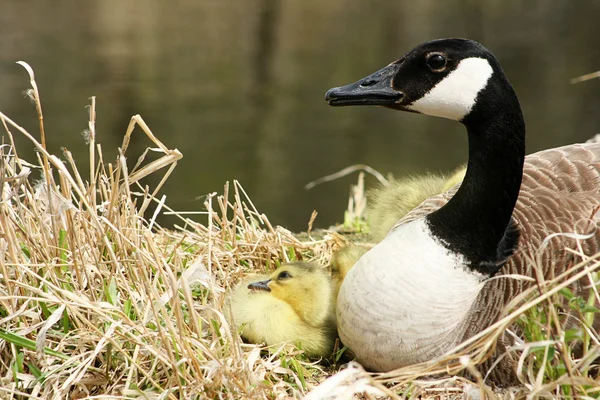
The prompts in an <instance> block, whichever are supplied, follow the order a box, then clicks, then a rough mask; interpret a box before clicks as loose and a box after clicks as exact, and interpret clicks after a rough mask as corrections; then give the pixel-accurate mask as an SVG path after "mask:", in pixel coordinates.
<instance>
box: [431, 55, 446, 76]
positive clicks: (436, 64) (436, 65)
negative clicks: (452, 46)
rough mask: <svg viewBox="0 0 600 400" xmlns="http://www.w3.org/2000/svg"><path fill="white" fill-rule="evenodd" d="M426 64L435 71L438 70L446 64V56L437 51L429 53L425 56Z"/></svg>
mask: <svg viewBox="0 0 600 400" xmlns="http://www.w3.org/2000/svg"><path fill="white" fill-rule="evenodd" d="M427 66H428V67H429V68H430V69H431V70H432V71H435V72H440V71H442V70H443V69H444V67H445V66H446V57H444V56H443V55H441V54H439V53H433V54H430V55H429V56H428V57H427Z"/></svg>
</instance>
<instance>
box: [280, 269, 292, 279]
mask: <svg viewBox="0 0 600 400" xmlns="http://www.w3.org/2000/svg"><path fill="white" fill-rule="evenodd" d="M291 277H292V275H291V274H290V273H289V272H287V271H281V272H280V273H279V275H277V279H278V280H280V279H288V278H291Z"/></svg>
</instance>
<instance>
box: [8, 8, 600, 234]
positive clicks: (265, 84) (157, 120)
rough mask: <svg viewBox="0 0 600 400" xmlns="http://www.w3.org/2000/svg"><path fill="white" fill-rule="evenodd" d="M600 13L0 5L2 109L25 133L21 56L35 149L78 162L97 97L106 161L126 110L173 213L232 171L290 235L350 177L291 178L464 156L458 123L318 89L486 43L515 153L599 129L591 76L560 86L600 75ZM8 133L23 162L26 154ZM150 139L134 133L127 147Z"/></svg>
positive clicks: (326, 218) (424, 167)
mask: <svg viewBox="0 0 600 400" xmlns="http://www.w3.org/2000/svg"><path fill="white" fill-rule="evenodd" d="M550 4H551V6H550ZM599 21H600V2H598V1H597V0H587V1H586V0H581V1H578V2H573V1H569V0H563V1H554V2H552V3H550V2H547V1H527V2H523V1H512V0H509V1H500V0H496V1H486V2H482V1H475V0H462V1H447V2H440V1H434V0H428V1H419V2H415V1H389V0H370V1H364V0H361V1H358V0H357V1H348V0H327V1H323V0H285V1H283V0H282V1H277V0H243V1H242V0H238V1H233V0H203V1H201V0H193V1H192V0H188V1H183V0H182V1H169V2H166V1H160V0H145V1H141V0H102V1H85V2H81V1H75V0H73V1H61V0H54V1H51V2H50V1H42V0H38V1H35V0H31V1H28V0H25V1H16V0H5V1H3V3H2V12H1V13H0V29H1V34H0V49H2V51H0V110H1V111H3V112H4V113H6V114H7V115H9V116H10V117H11V118H12V119H14V120H15V121H17V122H18V123H20V124H22V126H24V127H25V128H26V129H28V130H29V131H30V132H32V133H34V132H37V118H36V116H35V109H34V107H33V106H32V105H31V103H30V102H29V101H28V100H27V99H25V98H24V96H23V94H22V93H23V91H24V90H25V89H27V88H28V80H27V77H26V74H25V72H24V70H23V69H22V68H21V67H19V66H18V65H16V64H15V63H14V62H15V61H17V60H24V61H27V62H28V63H30V64H31V66H32V67H33V68H34V69H35V71H36V79H37V82H38V85H39V87H40V91H41V96H42V101H43V107H44V117H45V126H46V132H47V141H48V146H49V147H50V149H51V150H52V151H54V152H56V154H60V147H61V146H64V147H67V148H68V149H69V150H70V151H71V152H72V153H73V154H74V155H75V158H76V159H77V160H78V161H79V162H80V168H81V171H84V173H86V172H85V170H86V160H87V151H88V150H87V147H86V144H85V141H84V139H83V136H82V131H83V130H84V129H85V128H86V127H87V111H86V108H85V107H86V105H88V104H89V100H88V98H89V97H90V96H96V97H97V114H98V121H97V132H98V133H97V141H99V142H101V143H102V147H103V149H104V152H105V158H106V159H107V160H109V159H110V160H112V159H114V156H115V154H116V149H117V147H118V146H119V145H120V144H121V141H122V136H123V134H124V132H125V129H126V127H127V124H128V122H129V119H130V117H131V116H132V115H134V114H141V115H142V117H143V118H144V120H145V121H146V122H147V123H148V125H149V126H150V128H151V129H152V131H153V132H154V134H155V135H156V136H157V137H159V138H160V139H161V140H162V141H163V142H164V143H165V144H166V145H167V146H168V147H170V148H178V149H179V150H180V151H181V152H182V153H183V155H184V158H183V159H182V160H181V161H180V163H179V164H178V166H177V168H176V169H175V172H174V173H173V174H172V176H171V178H170V179H169V181H168V182H167V184H166V185H165V186H164V189H163V191H162V194H165V195H167V203H168V204H169V205H170V206H171V207H172V208H174V209H176V210H189V211H198V210H201V209H202V208H203V198H202V196H203V195H205V194H207V193H210V192H213V191H217V192H222V190H223V184H224V183H225V181H228V180H229V181H231V180H233V179H237V180H239V181H240V182H241V183H242V185H243V187H244V188H245V190H246V191H247V193H248V194H249V196H250V198H251V199H252V200H253V202H254V204H255V205H256V207H257V208H258V209H259V210H260V211H261V212H264V213H266V214H267V215H268V216H269V218H270V220H271V222H272V223H274V224H281V225H284V226H287V227H288V228H289V229H292V230H294V231H298V230H304V229H305V228H306V225H307V222H308V220H309V218H310V215H311V212H312V210H314V209H316V210H317V211H318V212H319V216H318V218H317V220H316V223H315V224H316V225H317V226H320V227H327V226H328V225H330V224H332V223H334V222H335V221H340V220H341V219H342V218H343V210H344V209H345V207H346V204H347V197H348V188H349V185H350V184H351V183H354V182H355V181H356V175H353V176H351V177H346V178H343V179H340V180H338V181H335V182H332V183H327V184H323V185H321V186H318V187H316V188H314V189H312V190H310V191H306V190H304V189H303V187H304V185H305V184H306V183H308V182H310V181H312V180H314V179H317V178H319V177H321V176H324V175H327V174H330V173H332V172H335V171H337V170H340V169H342V168H344V167H347V166H349V165H352V164H358V163H364V164H368V165H370V166H371V167H373V168H375V169H377V170H379V171H380V172H382V173H388V172H391V173H393V174H394V175H395V176H399V175H402V174H406V173H420V172H425V171H444V172H445V171H449V170H451V169H453V168H454V167H456V166H457V165H458V164H460V163H462V162H465V161H466V157H467V146H466V135H465V133H464V132H463V130H462V126H460V125H459V124H456V123H453V122H451V121H445V120H441V119H435V118H428V117H423V116H419V115H409V114H406V113H399V112H393V111H390V110H385V109H380V108H340V109H334V108H330V107H328V106H327V104H326V102H325V101H324V100H323V98H324V93H325V91H326V90H327V89H329V88H330V87H333V86H339V85H342V84H346V83H349V82H353V81H355V80H357V79H359V78H362V77H364V76H366V75H367V74H369V73H371V72H373V71H375V70H377V69H379V68H381V67H382V66H384V65H387V64H388V63H389V62H391V61H393V60H395V59H397V58H398V57H399V56H401V55H402V54H403V53H404V52H406V51H408V50H410V49H411V48H412V47H414V46H415V45H417V44H419V43H421V42H423V41H426V40H430V39H434V38H440V37H451V36H454V37H470V38H473V39H476V40H478V41H480V42H482V43H483V44H484V45H485V46H487V47H488V48H489V49H491V50H492V51H493V52H494V54H495V55H496V56H497V57H498V58H499V60H500V61H501V63H502V65H503V67H504V69H505V71H506V73H507V74H508V76H509V77H510V79H511V81H512V82H513V84H514V86H515V89H516V90H517V93H518V94H519V97H520V100H521V104H522V107H523V110H524V113H525V118H526V121H527V123H528V138H527V146H528V152H533V151H536V150H540V149H544V148H548V147H554V146H558V145H562V144H568V143H572V142H576V141H584V140H586V139H587V138H588V137H590V136H592V135H594V134H596V133H598V132H600V79H595V80H591V81H588V82H583V83H579V84H571V83H570V79H571V78H574V77H577V76H580V75H583V74H587V73H590V72H594V71H597V70H600V46H598V40H599V38H600V23H599ZM17 140H18V142H17V149H18V150H19V152H20V155H21V156H23V157H25V158H31V157H33V154H34V153H33V149H32V148H31V145H30V144H29V143H28V142H27V141H26V140H23V139H22V138H19V137H17ZM148 145H149V142H148V141H147V140H146V139H145V138H143V137H142V135H138V136H134V140H133V142H132V149H131V150H133V153H132V154H139V152H141V151H142V150H143V149H144V148H145V147H146V146H148ZM136 151H137V153H136ZM136 158H137V155H135V156H130V158H129V160H130V163H132V164H133V163H134V162H135V159H136ZM159 179H160V176H158V175H157V176H156V177H151V178H150V179H149V180H148V182H147V183H149V184H152V185H155V184H156V183H157V182H158V180H159ZM368 183H369V184H373V182H372V181H368ZM161 222H162V223H163V224H164V225H169V224H170V223H171V222H172V221H170V220H169V219H166V218H163V219H162V220H161Z"/></svg>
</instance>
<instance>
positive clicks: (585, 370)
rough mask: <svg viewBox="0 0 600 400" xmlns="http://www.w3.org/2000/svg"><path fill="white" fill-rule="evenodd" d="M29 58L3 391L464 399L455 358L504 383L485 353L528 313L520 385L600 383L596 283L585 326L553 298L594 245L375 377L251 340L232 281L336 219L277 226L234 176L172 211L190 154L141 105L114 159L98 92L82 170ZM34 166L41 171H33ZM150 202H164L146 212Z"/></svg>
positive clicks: (314, 251) (338, 240)
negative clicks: (175, 222)
mask: <svg viewBox="0 0 600 400" xmlns="http://www.w3.org/2000/svg"><path fill="white" fill-rule="evenodd" d="M24 66H25V67H26V68H27V69H28V66H26V65H24ZM28 71H29V73H30V75H31V78H32V79H31V84H32V87H33V89H32V90H31V92H30V95H31V97H32V98H33V100H34V103H35V105H36V107H37V109H38V115H39V117H40V140H39V141H38V140H36V139H35V138H34V137H33V136H32V135H31V134H29V133H28V132H26V131H25V130H24V129H23V128H21V127H20V126H19V125H18V124H17V123H16V122H14V121H12V120H11V119H10V118H9V117H8V116H6V115H4V114H3V113H0V119H1V120H2V123H3V126H4V129H5V131H6V137H7V138H9V139H10V143H9V144H5V145H4V146H2V147H1V149H2V152H1V155H0V182H1V183H2V186H1V192H0V195H1V196H2V197H1V202H0V230H1V235H0V253H1V254H0V398H2V399H5V398H10V399H27V398H32V399H51V398H61V399H62V398H71V399H78V398H89V397H95V398H107V396H110V398H148V399H159V398H160V399H163V398H165V399H175V398H215V399H221V398H222V399H226V398H231V399H246V398H257V399H276V398H277V399H284V398H299V397H302V396H304V395H306V398H307V399H323V398H352V397H353V396H354V395H355V394H359V396H360V397H359V398H380V396H383V397H390V398H405V397H408V398H417V397H419V396H422V398H454V397H460V396H462V388H463V382H466V380H465V379H463V378H448V377H447V375H446V372H452V373H455V372H458V371H459V370H462V369H464V368H467V369H468V370H470V371H472V372H474V376H475V379H474V381H475V382H474V383H472V390H474V391H478V390H481V391H487V393H488V394H490V395H491V392H490V391H489V389H488V388H487V387H486V386H485V385H482V384H480V382H481V379H482V377H481V376H480V375H479V374H477V373H476V372H475V370H474V367H473V365H474V363H476V362H478V361H480V360H481V359H483V358H484V357H485V355H486V354H487V353H488V352H489V351H491V349H492V346H493V342H494V340H493V339H494V338H495V337H497V335H498V334H499V333H500V332H501V331H502V330H503V329H505V328H506V327H507V326H509V325H510V324H511V323H513V322H514V321H516V320H520V323H522V324H523V326H524V327H525V328H524V329H525V330H526V332H527V334H528V335H529V337H528V339H529V340H530V341H531V342H533V343H525V344H523V345H520V346H519V347H518V348H515V349H514V351H516V352H518V353H519V354H520V355H521V361H522V364H521V371H522V379H523V383H524V387H523V388H521V389H520V391H521V392H522V393H524V394H527V395H528V396H530V397H532V398H533V397H536V396H546V397H560V396H573V395H575V396H582V395H587V396H591V397H597V396H598V388H596V386H597V385H595V383H594V381H593V379H592V378H590V377H588V375H589V370H590V364H591V360H593V359H594V358H595V357H596V356H598V354H599V352H600V351H599V348H600V347H599V342H598V335H597V333H595V332H592V331H591V330H590V329H589V324H590V315H591V317H592V318H593V315H594V313H595V312H596V309H595V308H594V307H593V304H594V299H597V298H598V297H597V296H598V293H597V292H596V290H595V287H594V288H592V289H591V294H592V297H591V299H592V300H590V301H588V300H587V299H573V300H572V303H573V306H574V307H579V309H580V311H581V326H580V327H579V328H578V329H575V330H573V329H571V330H567V331H566V330H564V329H563V328H562V327H561V318H560V316H559V315H558V314H557V313H556V312H554V311H553V310H555V307H554V306H553V304H555V303H558V302H560V301H559V300H557V299H556V297H557V296H567V297H568V296H572V294H571V293H569V291H568V289H565V288H566V287H567V286H568V284H569V283H570V282H571V281H572V280H573V279H576V278H577V277H579V276H584V275H589V276H590V278H591V279H592V280H593V281H596V274H595V272H594V271H595V270H596V268H597V267H598V263H597V262H596V261H595V260H594V259H593V258H584V260H585V261H582V262H581V263H580V264H578V265H576V266H575V267H574V271H576V273H577V275H576V276H573V275H571V276H568V277H557V278H556V279H555V280H554V281H552V282H545V283H543V284H540V285H539V286H538V288H534V289H535V290H541V291H542V292H543V295H540V293H539V292H537V293H534V290H532V291H531V292H530V293H527V294H525V295H523V296H522V297H521V298H519V299H515V302H514V306H513V307H512V309H513V310H515V311H514V312H513V313H511V314H509V315H508V316H507V317H506V318H505V319H503V320H502V321H500V322H498V323H497V324H496V325H495V326H493V327H491V328H490V329H487V330H486V331H485V332H482V334H480V335H478V336H477V337H475V338H473V340H471V341H470V342H469V343H467V344H465V345H463V346H462V348H460V349H457V351H456V352H454V353H453V354H452V355H448V356H447V357H445V358H444V359H441V360H434V361H431V362H429V363H426V364H423V365H416V366H412V367H409V368H404V369H402V370H398V371H394V372H393V373H388V374H383V375H376V376H375V375H370V374H367V373H366V372H365V371H363V370H362V368H361V367H360V366H359V365H357V364H355V363H350V364H349V365H345V366H340V365H335V363H334V362H333V361H332V360H330V362H322V363H317V362H315V361H314V360H308V359H306V358H305V357H304V355H303V354H302V352H301V351H299V350H297V349H294V348H293V347H292V346H291V345H287V346H282V347H281V348H277V349H271V352H270V353H269V352H266V351H264V349H261V348H260V347H259V346H254V345H248V344H244V343H243V342H242V341H241V340H240V338H239V336H238V335H237V334H236V332H235V331H234V330H232V329H231V327H230V326H229V325H228V324H227V322H226V321H225V319H224V317H223V311H224V310H223V307H224V301H223V300H224V294H225V293H226V291H227V290H228V289H229V288H230V287H231V286H232V285H234V284H235V283H236V282H237V281H239V279H240V278H241V277H242V276H244V275H245V274H247V273H249V272H255V271H261V272H264V271H266V270H272V269H274V268H275V267H276V266H277V265H278V264H279V263H281V262H282V261H286V260H293V259H300V258H302V259H310V260H315V261H316V262H319V263H320V264H322V265H324V266H325V265H327V263H328V261H329V258H330V256H331V252H332V250H333V249H335V248H336V247H337V246H339V245H341V244H342V243H343V240H344V239H343V238H342V237H341V236H339V235H337V234H336V233H329V234H327V235H325V236H324V237H323V238H321V239H318V240H317V239H315V240H312V239H310V236H308V237H309V239H306V240H300V239H298V238H297V237H296V236H294V235H292V234H291V233H290V232H289V231H287V230H285V229H283V228H281V227H273V226H272V225H271V224H270V223H269V220H268V219H267V217H266V216H265V215H263V214H261V213H259V212H258V211H257V210H256V209H255V207H254V206H253V205H252V202H251V201H250V199H249V198H248V197H247V196H246V194H245V192H244V191H243V189H242V187H241V186H240V185H239V184H238V183H237V182H234V183H233V185H231V186H228V185H225V189H224V193H223V194H222V195H216V194H211V195H209V196H208V198H207V200H206V203H205V206H206V213H207V214H208V223H207V224H206V226H205V225H202V224H199V223H195V222H193V221H191V220H189V219H187V218H186V217H185V216H183V215H180V214H177V213H175V212H173V211H172V210H169V209H168V207H167V206H166V205H165V204H164V201H163V200H164V199H162V198H159V197H157V193H158V192H159V190H160V188H161V186H162V184H163V183H164V181H165V180H166V179H167V178H168V176H169V174H170V173H171V171H172V170H173V168H174V167H175V166H176V163H177V160H179V159H180V158H181V154H180V153H179V152H178V151H177V150H171V149H169V148H167V147H166V146H165V145H163V144H162V143H161V142H160V140H158V139H157V138H156V137H155V136H154V135H153V134H152V132H151V131H150V129H149V128H148V127H147V126H146V125H145V124H144V122H143V120H142V118H141V117H139V116H134V117H133V118H132V119H131V123H130V125H129V128H128V130H127V132H126V133H125V137H124V140H123V145H122V147H121V148H120V153H119V154H120V155H119V156H118V157H117V159H116V160H104V159H103V158H102V151H101V147H100V145H99V144H98V143H97V142H96V137H95V113H94V109H95V104H94V100H93V99H92V104H91V106H90V122H89V130H88V137H89V149H90V152H89V154H90V156H89V167H90V171H91V172H90V175H89V176H87V177H83V176H81V175H80V173H79V172H78V169H77V166H76V164H75V163H74V161H73V159H72V157H71V155H70V153H69V152H68V151H67V150H65V151H64V154H63V156H62V160H61V158H59V157H57V156H55V155H53V154H49V153H48V152H47V151H46V147H45V143H44V142H45V138H44V131H43V118H42V110H41V103H40V101H39V94H38V91H37V88H36V85H35V81H34V80H33V72H32V71H31V70H30V69H28ZM142 134H145V135H147V137H148V138H149V139H150V140H151V141H152V142H153V145H154V148H153V149H152V151H154V152H158V153H159V157H158V159H156V160H155V161H151V162H150V161H147V160H146V157H145V156H142V157H141V158H140V159H139V160H138V161H137V163H136V165H135V166H134V167H133V168H131V170H129V169H128V166H127V164H126V162H125V160H126V156H127V147H128V142H129V140H130V138H131V135H142ZM13 135H25V136H26V137H27V138H28V139H29V140H30V141H31V143H32V144H34V145H35V147H36V148H37V150H38V160H37V161H35V162H34V161H32V160H29V161H28V162H26V161H25V160H23V159H21V158H19V156H18V153H17V149H16V148H15V146H14V143H13V142H12V138H13ZM149 150H150V149H149ZM63 160H65V161H63ZM36 170H37V171H40V172H41V173H40V174H39V176H41V177H42V179H41V180H40V181H39V182H37V183H34V181H33V178H34V177H35V176H36V175H38V173H37V172H36V173H34V172H33V171H36ZM149 174H162V176H164V177H163V179H162V180H161V181H160V183H159V184H158V185H157V187H152V188H149V187H143V186H141V185H140V179H142V178H143V177H145V176H147V175H149ZM354 197H355V199H354V200H353V201H352V204H359V203H360V200H359V199H358V198H357V193H356V192H355V193H354ZM359 197H360V196H359ZM152 203H155V205H157V211H156V212H154V213H153V216H152V217H151V218H149V219H145V218H144V217H143V215H144V213H145V211H146V210H147V209H148V207H149V206H150V205H151V204H152ZM165 211H168V212H173V213H174V214H175V215H177V216H178V217H179V218H180V221H181V222H180V226H178V227H176V229H174V230H167V229H163V228H161V227H160V226H158V225H157V224H156V223H155V221H154V216H156V215H158V213H160V212H165ZM573 251H577V249H574V250H573ZM532 262H535V260H532ZM531 298H534V300H532V301H528V300H529V299H531ZM576 339H577V340H581V341H583V342H584V349H585V352H584V356H583V358H581V359H578V360H575V359H573V358H572V357H571V354H570V352H569V351H568V348H569V344H570V343H571V342H572V341H574V340H576ZM427 376H441V378H439V379H437V380H435V379H434V380H432V379H431V378H429V380H426V377H427ZM327 378H329V379H327ZM507 395H511V393H508V394H507Z"/></svg>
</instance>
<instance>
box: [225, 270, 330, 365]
mask: <svg viewBox="0 0 600 400" xmlns="http://www.w3.org/2000/svg"><path fill="white" fill-rule="evenodd" d="M333 301H334V299H333V292H332V286H331V282H330V279H329V277H328V276H327V274H326V272H325V271H324V270H323V269H322V268H319V267H317V266H315V265H312V264H310V263H304V262H297V263H290V264H285V265H283V266H281V267H280V268H278V269H277V270H275V271H274V272H273V273H272V274H271V275H257V276H251V277H248V278H246V279H245V280H244V281H242V282H241V283H240V284H239V285H238V286H237V287H236V288H235V289H234V290H233V292H232V293H231V295H230V297H229V304H230V308H231V316H230V320H232V322H233V323H235V326H236V327H237V329H238V331H239V332H240V334H241V336H242V337H243V338H244V339H246V340H248V341H249V342H251V343H256V344H260V343H265V344H266V345H268V346H272V345H277V344H281V343H284V342H290V343H292V344H295V345H297V346H299V347H300V348H302V349H303V350H304V351H305V352H306V354H308V355H309V356H317V357H326V356H329V355H331V351H332V349H333V343H334V341H335V338H336V333H335V322H334V314H333V310H334V305H333Z"/></svg>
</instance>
